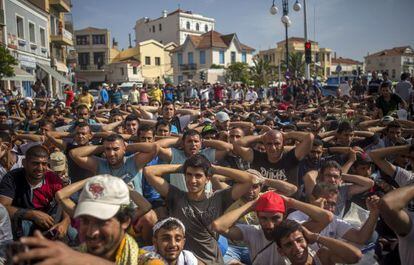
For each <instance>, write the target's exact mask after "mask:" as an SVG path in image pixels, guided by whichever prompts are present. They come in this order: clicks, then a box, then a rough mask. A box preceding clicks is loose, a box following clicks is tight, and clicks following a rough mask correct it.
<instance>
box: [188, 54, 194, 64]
mask: <svg viewBox="0 0 414 265" xmlns="http://www.w3.org/2000/svg"><path fill="white" fill-rule="evenodd" d="M187 56H188V63H189V64H191V63H194V56H193V53H192V52H189V53H187Z"/></svg>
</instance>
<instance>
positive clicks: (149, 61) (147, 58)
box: [145, 56, 151, 65]
mask: <svg viewBox="0 0 414 265" xmlns="http://www.w3.org/2000/svg"><path fill="white" fill-rule="evenodd" d="M145 64H146V65H151V57H149V56H145Z"/></svg>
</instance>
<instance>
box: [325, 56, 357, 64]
mask: <svg viewBox="0 0 414 265" xmlns="http://www.w3.org/2000/svg"><path fill="white" fill-rule="evenodd" d="M332 64H362V62H359V61H355V60H352V59H349V58H342V57H338V58H332Z"/></svg>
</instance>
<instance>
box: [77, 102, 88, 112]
mask: <svg viewBox="0 0 414 265" xmlns="http://www.w3.org/2000/svg"><path fill="white" fill-rule="evenodd" d="M82 109H87V110H88V111H89V108H88V106H86V105H85V104H79V105H78V106H77V107H76V112H79V111H80V110H82Z"/></svg>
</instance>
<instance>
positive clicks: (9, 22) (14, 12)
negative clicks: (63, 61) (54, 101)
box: [3, 0, 52, 96]
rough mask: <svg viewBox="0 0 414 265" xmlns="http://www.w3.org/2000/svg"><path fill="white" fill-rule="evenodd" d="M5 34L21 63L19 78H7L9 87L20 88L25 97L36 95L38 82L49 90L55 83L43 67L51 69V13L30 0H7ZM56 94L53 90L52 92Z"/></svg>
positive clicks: (7, 41) (5, 2)
mask: <svg viewBox="0 0 414 265" xmlns="http://www.w3.org/2000/svg"><path fill="white" fill-rule="evenodd" d="M4 10H5V19H4V20H5V25H6V28H5V31H4V32H5V35H6V44H7V48H8V49H9V51H10V53H11V54H12V55H13V56H14V57H15V58H16V59H17V60H18V62H19V65H18V66H16V67H15V76H14V77H9V78H4V79H3V80H4V81H6V82H5V84H4V85H5V87H6V88H9V89H10V88H11V87H13V86H16V87H19V88H20V89H21V92H22V94H23V95H24V96H32V95H33V91H32V89H31V87H32V85H33V83H34V82H35V81H36V79H37V78H38V79H41V80H42V82H43V83H44V84H45V86H46V87H47V88H50V86H51V83H52V80H51V76H50V75H46V76H45V78H41V77H43V76H44V74H47V73H44V72H43V71H42V70H41V68H40V67H39V66H49V67H50V57H49V55H50V50H49V35H48V21H49V20H48V17H49V16H48V13H47V12H46V11H45V10H42V9H40V8H39V7H37V6H35V5H33V4H32V3H30V2H29V1H21V0H5V1H4ZM48 92H49V93H50V94H52V91H50V90H49V91H48Z"/></svg>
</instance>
